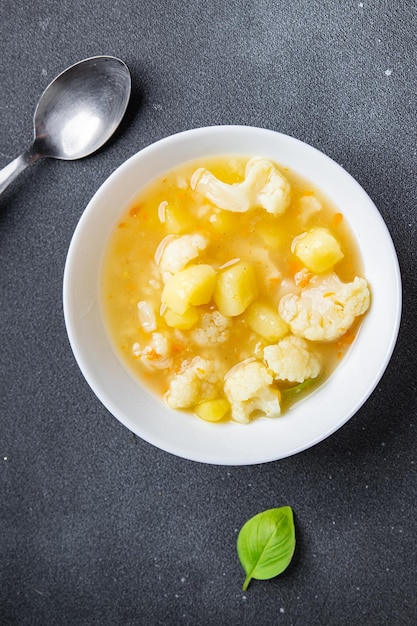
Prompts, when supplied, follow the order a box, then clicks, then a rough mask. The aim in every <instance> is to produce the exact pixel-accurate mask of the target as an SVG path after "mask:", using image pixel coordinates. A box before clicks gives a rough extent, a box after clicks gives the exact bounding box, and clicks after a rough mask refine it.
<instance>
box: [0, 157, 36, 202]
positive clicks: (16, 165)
mask: <svg viewBox="0 0 417 626" xmlns="http://www.w3.org/2000/svg"><path fill="white" fill-rule="evenodd" d="M41 156H42V155H40V154H39V153H38V152H36V150H35V149H34V148H33V146H32V147H31V148H29V149H28V150H26V151H25V152H23V154H21V155H20V156H18V157H17V158H16V159H14V160H13V161H12V162H11V163H9V164H8V165H6V167H3V169H2V170H0V193H3V191H4V190H5V189H6V187H7V186H8V185H9V184H10V183H11V182H12V180H14V179H15V178H16V177H17V176H18V175H19V174H20V173H21V172H23V170H24V169H26V168H27V167H28V165H32V163H34V162H35V161H37V160H38V159H40V158H41Z"/></svg>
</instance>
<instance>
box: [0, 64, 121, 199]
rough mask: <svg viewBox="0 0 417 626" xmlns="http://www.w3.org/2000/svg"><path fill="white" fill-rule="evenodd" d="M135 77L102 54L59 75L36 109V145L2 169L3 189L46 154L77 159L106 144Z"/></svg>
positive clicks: (119, 117)
mask: <svg viewBox="0 0 417 626" xmlns="http://www.w3.org/2000/svg"><path fill="white" fill-rule="evenodd" d="M130 92H131V77H130V72H129V69H128V68H127V66H126V65H125V63H124V62H123V61H121V60H120V59H117V58H116V57H112V56H96V57H91V58H89V59H85V60H84V61H80V62H79V63H76V64H75V65H72V66H71V67H69V68H68V69H66V70H65V71H64V72H62V73H61V74H59V75H58V76H57V77H56V78H55V80H53V81H52V82H51V83H50V84H49V85H48V87H47V88H46V89H45V91H44V92H43V94H42V95H41V97H40V99H39V102H38V105H37V107H36V109H35V114H34V119H33V125H34V140H33V143H32V146H31V147H30V148H29V149H28V150H26V152H24V153H23V154H22V155H20V156H19V157H17V158H16V159H15V160H14V161H12V162H11V163H10V164H9V165H7V166H6V167H5V168H3V170H1V171H0V193H1V192H2V191H3V190H4V189H5V188H6V187H7V186H8V185H9V184H10V183H11V182H12V180H14V179H15V178H16V176H17V175H18V174H20V172H22V171H23V170H24V169H25V168H26V167H27V166H28V165H30V164H31V163H34V162H35V161H37V160H38V159H40V158H45V157H50V158H55V159H65V160H74V159H81V158H83V157H86V156H88V155H90V154H92V153H93V152H96V151H97V150H98V149H99V148H101V147H102V146H103V145H104V144H105V143H106V141H108V139H110V137H111V136H112V135H113V133H114V131H115V130H116V128H117V127H118V126H119V124H120V122H121V120H122V118H123V115H124V113H125V111H126V108H127V104H128V102H129V98H130Z"/></svg>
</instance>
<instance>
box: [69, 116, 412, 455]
mask: <svg viewBox="0 0 417 626" xmlns="http://www.w3.org/2000/svg"><path fill="white" fill-rule="evenodd" d="M225 135H228V137H229V141H230V142H231V143H232V144H233V143H234V145H238V144H239V142H240V140H241V139H239V137H240V138H242V137H243V136H245V137H246V138H247V139H246V140H247V141H249V140H250V139H255V137H257V138H258V141H259V142H260V143H261V142H262V141H267V142H269V141H271V142H272V143H273V142H277V143H278V144H280V145H281V144H282V146H284V147H286V148H288V146H292V147H293V149H294V150H295V151H296V152H297V151H300V152H301V153H304V155H307V154H308V156H309V158H311V159H313V160H314V163H316V161H317V163H318V164H319V165H320V167H324V166H325V167H326V168H327V169H328V170H329V172H331V173H332V174H334V175H336V174H337V176H338V177H339V179H340V180H341V181H342V182H343V184H345V185H346V186H347V187H348V188H349V189H351V191H352V193H353V194H354V195H355V197H357V198H359V200H361V202H362V203H363V206H364V207H366V209H367V211H364V215H363V219H364V220H365V222H366V226H367V227H369V226H370V225H372V227H373V228H374V231H375V232H376V235H375V236H378V237H380V238H382V239H383V243H384V252H385V257H384V260H383V263H384V267H385V269H386V270H387V269H388V270H389V279H390V284H391V288H392V293H391V300H392V302H391V305H390V309H389V312H388V314H389V316H390V318H389V322H388V321H387V323H386V324H385V326H386V328H387V329H388V330H386V331H385V334H384V337H383V342H381V343H382V344H383V345H378V349H377V351H378V355H379V357H378V359H379V360H378V366H374V367H373V369H372V373H371V374H368V375H367V378H366V384H362V385H361V387H360V392H358V393H357V394H356V396H355V399H354V401H351V402H349V403H348V404H349V408H344V410H343V412H342V414H341V415H340V416H339V418H338V419H337V420H335V421H334V422H332V423H330V422H328V423H327V424H326V427H325V428H324V429H323V430H322V431H321V432H320V433H317V432H316V431H315V430H314V429H312V430H311V432H310V430H309V427H308V425H307V431H308V432H307V433H306V436H305V437H304V438H301V439H300V440H299V441H298V442H297V443H294V444H293V445H290V446H289V447H288V449H287V450H285V451H281V452H278V453H276V454H274V452H273V451H272V450H271V449H268V451H265V452H264V453H262V451H257V452H250V451H248V450H246V451H245V452H243V453H241V454H239V453H238V452H237V453H236V452H235V453H230V454H227V453H225V452H224V451H223V453H219V454H218V455H216V453H214V452H213V450H210V452H207V453H204V452H202V450H201V449H199V450H193V448H192V442H191V443H187V444H184V445H183V446H181V445H180V444H179V443H178V441H176V442H172V441H170V440H169V438H168V439H167V438H166V436H161V434H159V435H158V434H156V433H152V432H151V431H150V430H149V428H148V429H144V428H143V427H141V424H140V423H139V425H138V423H137V421H135V420H132V419H130V418H129V416H127V415H126V414H124V412H123V410H122V411H121V409H120V407H119V406H118V401H117V399H115V396H114V394H112V391H111V389H109V388H108V385H107V384H106V383H105V377H104V379H103V376H102V375H98V374H97V372H96V371H95V369H94V367H93V365H92V360H91V358H90V359H89V358H88V357H87V355H86V349H85V345H83V340H85V339H86V337H87V335H86V332H85V328H84V327H83V321H82V320H80V319H79V317H78V318H77V315H78V316H79V311H78V313H77V305H76V302H75V299H76V297H77V296H76V294H77V272H76V267H77V263H78V261H77V256H78V255H79V254H81V253H82V254H83V255H84V257H85V256H86V242H87V239H86V232H88V228H90V227H91V226H92V225H95V226H97V224H96V223H95V222H96V221H97V215H98V214H99V209H98V207H99V208H100V206H101V205H103V202H105V198H107V197H108V196H110V197H112V196H113V195H114V193H115V191H114V190H115V189H116V190H117V188H118V185H119V180H122V179H123V177H125V178H128V177H129V174H130V173H131V172H132V171H134V170H135V169H136V168H137V167H138V165H140V166H141V167H142V168H143V167H145V170H146V172H145V173H142V177H143V178H146V175H147V173H148V169H149V168H148V169H147V164H148V163H149V162H152V159H153V160H154V161H155V158H157V157H159V164H158V168H159V170H160V173H162V172H163V171H166V170H167V169H169V167H164V165H165V161H169V159H168V158H167V159H165V160H164V158H165V157H164V155H166V154H171V156H170V159H171V160H173V159H174V160H175V161H176V162H177V163H178V165H179V164H180V163H181V162H184V161H186V160H196V159H197V158H200V156H204V155H206V156H211V155H213V156H214V155H216V154H232V153H235V152H236V150H228V151H227V150H226V151H225V150H220V151H219V150H218V142H219V141H220V139H221V138H222V137H223V140H224V136H225ZM197 140H198V141H199V142H200V143H201V145H202V146H204V149H202V150H201V155H200V154H197V155H196V156H192V157H191V158H190V159H186V158H182V157H183V156H186V155H187V154H188V153H189V152H190V145H191V143H193V144H194V151H195V144H196V141H197ZM190 142H191V143H190ZM243 143H245V142H243ZM174 149H175V155H173V154H172V150H174ZM216 150H217V151H216ZM170 151H171V152H170ZM197 152H198V150H197ZM266 152H268V151H267V150H266ZM241 154H247V150H243V151H242V152H241ZM262 156H268V155H264V154H263V155H262ZM174 157H175V158H174ZM275 160H276V159H275ZM290 167H291V166H290ZM307 178H310V179H311V181H312V183H313V184H314V185H315V186H316V187H317V188H319V189H320V190H322V191H323V192H324V193H325V195H327V196H329V194H328V193H327V192H326V190H325V189H321V187H320V185H319V184H316V182H315V177H314V176H311V177H307ZM148 182H150V179H149V181H147V182H145V183H144V184H143V185H142V186H146V184H148ZM140 188H141V185H139V186H138V187H137V189H136V193H135V194H134V195H137V193H138V192H139V191H140ZM127 193H128V192H127V191H126V194H127ZM116 196H117V194H116ZM132 199H133V196H132ZM127 204H128V202H127V200H125V201H124V203H123V206H122V207H121V208H119V209H115V210H114V217H115V219H116V216H117V215H120V214H121V213H122V212H123V210H125V208H126V207H127ZM107 221H108V219H107ZM348 221H349V217H348ZM364 229H365V227H364ZM104 230H105V229H104ZM364 232H365V230H363V235H364ZM102 234H103V233H102ZM354 234H355V235H356V236H357V233H354ZM358 243H359V247H360V248H361V246H360V242H358ZM102 247H105V246H102ZM87 258H88V254H87ZM88 271H89V269H88V270H87V272H86V273H87V274H88ZM374 271H375V268H374ZM365 276H366V272H365ZM89 279H90V282H91V280H92V277H91V276H90V278H89ZM97 282H99V281H98V280H97ZM91 284H92V283H91ZM371 288H372V285H371ZM382 295H383V294H382ZM373 296H374V294H373ZM94 297H95V296H92V300H93V301H94ZM385 305H387V302H384V301H383V298H382V301H380V294H378V302H377V306H378V310H379V311H382V310H383V306H385ZM91 306H92V307H93V309H95V310H94V316H95V317H94V319H95V322H96V323H98V324H100V323H101V324H103V320H102V318H101V322H100V312H99V310H98V309H100V306H99V305H97V302H95V303H94V302H93V304H91ZM374 306H376V304H375V301H374V297H373V300H372V305H371V309H370V310H372V308H373V307H374ZM97 307H98V309H97ZM63 309H64V320H65V325H66V330H67V335H68V339H69V342H70V345H71V348H72V351H73V354H74V357H75V359H76V362H77V364H78V366H79V368H80V370H81V372H82V374H83V376H84V378H85V379H86V381H87V383H88V384H89V386H90V388H91V389H92V391H93V392H94V393H95V395H96V396H97V397H98V399H99V400H100V401H101V403H102V404H103V405H104V406H105V407H106V408H107V410H109V411H110V413H111V414H112V415H113V416H114V417H116V418H117V419H118V420H119V421H120V422H121V423H122V424H124V425H125V426H126V427H127V428H129V429H130V430H131V431H133V432H134V433H135V434H136V435H137V436H139V437H141V438H142V439H144V440H145V441H147V442H148V443H150V444H151V445H154V446H156V447H158V448H160V449H162V450H164V451H166V452H168V453H171V454H174V455H176V456H179V457H181V458H185V459H189V460H193V461H199V462H202V463H209V464H214V465H252V464H259V463H266V462H271V461H276V460H279V459H282V458H286V457H288V456H292V455H294V454H298V453H299V452H301V451H303V450H306V449H308V448H310V447H312V446H314V445H316V444H318V443H319V442H321V441H323V440H324V439H326V438H327V437H328V436H330V435H331V434H332V433H334V432H335V431H337V430H338V429H339V428H341V426H343V425H344V424H345V423H346V422H347V421H348V420H349V419H351V417H352V416H353V415H355V414H356V413H357V411H358V410H359V409H360V408H361V406H363V404H364V403H365V402H366V400H367V399H368V398H369V396H370V395H371V394H372V392H373V391H374V389H375V387H376V386H377V384H378V382H379V381H380V379H381V378H382V376H383V374H384V372H385V370H386V368H387V366H388V363H389V361H390V359H391V356H392V353H393V351H394V348H395V344H396V341H397V337H398V333H399V328H400V322H401V312H402V287H401V274H400V266H399V263H398V258H397V254H396V251H395V247H394V243H393V241H392V238H391V235H390V233H389V230H388V228H387V226H386V224H385V222H384V220H383V218H382V215H381V214H380V212H379V211H378V209H377V207H376V206H375V204H374V203H373V201H372V200H371V198H370V197H369V196H368V194H367V193H366V192H365V190H364V189H363V188H362V187H361V186H360V185H359V183H358V182H357V181H356V180H355V179H354V178H353V177H352V176H351V175H350V174H349V173H348V172H347V171H346V170H344V168H342V166H340V165H338V164H337V163H336V162H335V161H334V160H333V159H331V158H330V157H328V156H327V155H326V154H324V153H323V152H321V151H319V150H317V149H316V148H314V147H313V146H311V145H309V144H307V143H305V142H303V141H301V140H299V139H296V138H294V137H291V136H289V135H285V134H283V133H279V132H277V131H274V130H270V129H265V128H257V127H253V126H240V125H213V126H205V127H201V128H193V129H188V130H184V131H181V132H179V133H175V134H173V135H169V136H167V137H164V138H161V139H159V140H157V141H155V142H154V143H152V144H150V145H148V146H146V147H144V148H142V149H141V150H139V151H138V152H137V153H135V154H134V155H132V156H131V157H129V158H128V159H127V160H126V161H125V162H124V163H122V164H121V165H120V166H119V167H117V168H116V169H115V170H114V171H113V172H112V173H111V174H110V176H109V177H108V178H107V179H106V180H105V181H104V182H103V184H102V185H101V186H100V187H99V188H98V190H97V191H96V192H95V194H94V195H93V196H92V198H91V199H90V201H89V203H88V204H87V207H86V208H85V209H84V211H83V213H82V215H81V217H80V219H79V221H78V224H77V226H76V228H75V230H74V233H73V236H72V239H71V242H70V246H69V249H68V254H67V258H66V262H65V268H64V278H63ZM368 316H369V313H368V314H367V316H365V319H364V320H363V322H362V325H361V328H360V330H359V333H358V336H357V338H356V340H355V342H354V343H353V345H352V346H351V348H350V350H349V354H351V353H352V352H353V353H354V352H355V350H356V349H357V346H358V345H359V342H360V337H363V336H364V335H365V333H368V332H369V331H370V329H371V324H372V323H375V321H377V320H376V318H375V319H373V321H372V322H371V321H369V320H368ZM88 317H89V313H86V314H85V315H84V319H86V318H88ZM373 317H374V316H373ZM89 328H90V330H91V328H92V326H91V324H90V327H89ZM102 331H103V329H101V333H102ZM101 338H102V339H103V340H104V341H105V337H104V335H103V333H102V334H101ZM107 340H108V341H109V339H108V338H107ZM369 347H370V346H368V348H369ZM110 348H111V350H112V353H113V356H116V358H119V359H120V357H118V355H117V353H116V351H115V349H114V348H113V346H112V345H111V342H110ZM106 354H107V353H106ZM347 356H348V355H347ZM362 356H363V355H362ZM375 358H376V357H375ZM347 363H348V358H347V357H345V358H344V359H343V361H342V362H341V363H340V364H339V365H338V367H337V370H336V372H337V373H339V374H338V375H339V376H341V375H342V372H343V370H347V371H348V370H349V368H347V366H346V364H347ZM118 368H119V369H118ZM120 368H122V371H123V372H124V374H122V373H121V370H120ZM115 371H116V372H118V373H119V374H120V376H126V373H127V374H128V377H127V378H129V381H130V384H131V383H132V380H133V375H132V374H131V373H130V372H128V371H127V368H126V366H125V364H123V363H122V362H121V361H120V360H119V364H118V367H116V370H115ZM348 373H349V374H350V376H352V375H354V372H352V371H350V372H348ZM334 378H335V375H332V376H331V377H330V378H329V379H328V380H327V381H326V382H325V383H324V384H323V385H321V386H320V387H319V389H318V390H317V392H320V393H321V394H323V391H324V390H325V388H326V386H329V385H330V384H331V381H332V380H333V379H334ZM134 382H135V385H136V386H137V387H138V388H139V389H140V390H141V392H140V393H139V394H138V401H141V402H144V406H146V407H149V409H150V410H151V407H152V406H153V403H155V396H154V395H153V394H152V393H150V392H148V390H147V389H146V388H144V387H143V386H142V385H141V384H140V383H138V381H137V380H136V379H135V381H134ZM130 384H129V385H128V386H127V388H128V389H129V392H130V391H131V386H130ZM317 392H315V393H314V394H311V395H310V396H308V400H309V402H310V401H311V400H312V396H315V397H317ZM158 401H159V399H158ZM159 402H160V401H159ZM302 404H303V402H300V403H298V404H297V406H301V405H302ZM328 409H329V407H328ZM166 410H167V409H166V407H164V411H166ZM158 415H159V413H158ZM190 417H191V419H192V420H195V421H198V422H200V420H197V418H195V417H193V416H190ZM292 417H293V414H292V413H291V412H289V413H288V414H287V415H286V418H287V419H290V418H292ZM283 419H284V418H279V421H280V422H281V421H282V420H283ZM256 422H258V427H256V428H254V431H255V430H256V431H258V430H260V431H261V432H263V431H265V432H264V434H265V435H266V436H268V437H269V436H270V434H271V428H270V427H268V428H264V427H263V426H262V427H261V428H259V424H265V422H268V424H269V426H270V425H271V422H272V420H271V419H265V420H264V419H261V420H256ZM181 424H182V427H184V428H189V427H190V423H189V422H187V420H185V421H184V419H183V418H181ZM253 424H255V422H253V423H251V424H250V425H248V426H242V425H239V424H234V423H228V424H215V425H213V424H209V425H208V426H209V427H210V428H216V429H219V434H221V438H222V439H224V438H225V437H226V438H228V437H230V438H234V437H235V436H236V433H237V430H236V429H242V428H244V429H245V428H251V427H252V426H253ZM203 426H204V428H203V430H205V429H206V428H207V424H205V423H204V424H203ZM304 426H305V424H304ZM190 428H191V427H190ZM191 429H192V428H191ZM277 430H279V429H277ZM206 432H207V431H206ZM168 433H169V434H168V437H169V435H172V436H173V432H172V430H168ZM230 433H231V434H230ZM237 440H238V441H239V436H238V437H237Z"/></svg>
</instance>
